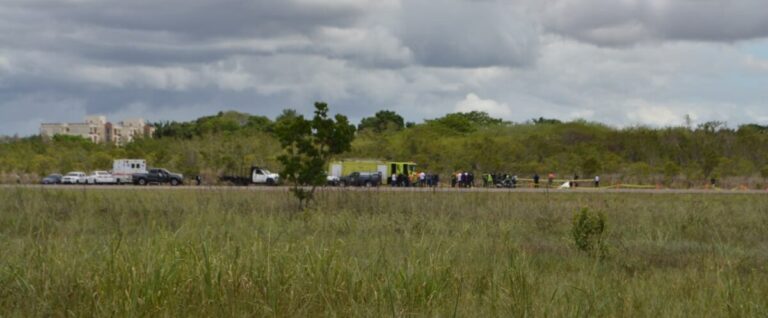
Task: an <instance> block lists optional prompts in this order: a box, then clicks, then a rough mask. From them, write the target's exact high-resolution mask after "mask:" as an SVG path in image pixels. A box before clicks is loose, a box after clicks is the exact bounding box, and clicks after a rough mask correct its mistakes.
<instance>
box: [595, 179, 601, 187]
mask: <svg viewBox="0 0 768 318" xmlns="http://www.w3.org/2000/svg"><path fill="white" fill-rule="evenodd" d="M599 187H600V176H595V188H599Z"/></svg>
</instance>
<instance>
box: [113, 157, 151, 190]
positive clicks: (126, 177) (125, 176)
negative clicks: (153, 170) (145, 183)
mask: <svg viewBox="0 0 768 318" xmlns="http://www.w3.org/2000/svg"><path fill="white" fill-rule="evenodd" d="M134 173H147V161H146V160H143V159H117V160H115V162H114V163H113V164H112V176H113V177H114V178H115V181H116V182H117V184H123V183H133V178H132V176H133V174H134Z"/></svg>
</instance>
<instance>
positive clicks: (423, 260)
mask: <svg viewBox="0 0 768 318" xmlns="http://www.w3.org/2000/svg"><path fill="white" fill-rule="evenodd" d="M584 207H587V208H589V209H590V210H591V211H595V212H602V213H604V214H605V216H606V219H607V231H608V232H607V237H606V239H605V242H606V244H607V253H608V254H607V256H606V257H604V258H595V257H592V256H589V255H588V254H585V253H583V252H581V251H579V250H578V249H577V248H576V247H575V244H574V241H573V239H572V237H571V232H570V231H571V225H572V222H571V220H572V218H573V215H574V213H575V212H577V211H578V210H580V209H581V208H584ZM0 253H2V255H1V257H0V316H9V317H12V316H18V317H36V316H53V317H64V316H72V317H83V316H174V317H186V316H214V317H230V316H235V317H238V316H289V317H295V316H300V317H317V316H356V317H381V316H397V317H401V316H435V317H454V316H455V317H494V316H496V317H521V316H536V317H539V316H568V317H573V316H583V317H593V316H609V317H610V316H612V317H630V316H651V317H660V316H663V317H675V316H689V317H690V316H693V317H702V316H707V317H712V316H714V317H725V316H729V317H743V316H763V317H764V316H767V315H768V196H764V195H736V194H735V195H703V194H701V195H699V194H697V195H667V194H665V195H660V194H575V193H572V194H568V193H564V194H563V193H561V194H549V195H547V194H543V193H525V194H515V193H466V194H456V193H375V192H371V193H368V192H324V193H321V197H320V201H319V203H318V204H317V205H316V206H315V207H314V208H313V209H312V210H310V211H306V212H301V213H297V212H295V203H294V201H292V198H291V197H290V196H289V194H287V193H283V192H249V191H242V192H241V191H202V190H181V191H161V190H158V191H135V190H126V191H106V190H88V191H77V190H45V189H21V188H19V189H14V188H5V189H0Z"/></svg>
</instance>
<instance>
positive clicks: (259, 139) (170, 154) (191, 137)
mask: <svg viewBox="0 0 768 318" xmlns="http://www.w3.org/2000/svg"><path fill="white" fill-rule="evenodd" d="M296 116H298V114H297V113H296V112H294V111H291V110H286V111H285V112H284V113H283V114H282V115H281V116H279V117H277V118H275V119H274V120H272V119H270V118H266V117H263V116H254V115H249V114H243V113H237V112H221V113H219V114H217V115H214V116H208V117H202V118H199V119H197V120H195V121H191V122H181V123H179V122H162V123H156V127H157V133H156V135H155V137H154V138H151V139H150V138H147V139H141V140H138V141H136V142H134V143H131V144H129V145H127V146H125V147H114V146H111V145H94V144H91V143H89V142H88V141H85V140H82V139H79V138H71V137H57V138H53V140H44V139H43V138H40V137H39V136H33V137H27V138H4V139H0V182H2V181H5V182H15V181H16V179H17V178H16V177H17V176H18V177H19V178H18V179H19V181H21V182H36V181H39V180H38V179H39V177H40V176H42V175H45V174H47V173H51V172H60V173H66V172H69V171H72V170H87V171H90V170H96V169H109V168H110V167H111V162H112V159H115V158H144V159H147V160H148V162H149V163H150V165H152V166H158V167H166V168H168V169H171V170H174V171H179V172H182V173H184V174H185V175H190V176H192V175H203V176H205V177H206V179H207V180H209V181H212V180H215V179H216V178H215V177H216V176H217V175H220V174H222V173H225V172H228V173H232V172H237V171H238V170H244V169H245V168H247V167H248V166H250V165H251V164H258V165H262V166H267V167H269V168H271V169H272V170H274V171H280V170H281V169H282V165H281V164H280V162H279V161H278V160H277V158H278V156H279V155H280V154H281V147H280V143H279V142H278V139H277V138H276V136H275V127H277V126H279V123H280V122H283V121H290V119H291V118H295V117H296ZM682 122H683V119H682V118H681V123H682ZM357 128H358V129H357V133H356V138H355V141H354V142H353V144H352V148H351V150H350V151H347V152H346V153H344V154H342V155H341V156H340V157H342V158H378V159H390V160H398V161H403V160H407V161H415V162H417V163H419V166H420V167H421V168H423V169H425V170H427V171H429V172H433V173H441V174H443V175H444V178H443V180H448V179H447V174H449V173H452V172H455V171H457V170H470V171H474V172H476V173H478V174H480V173H489V172H509V173H512V174H517V175H519V176H520V177H528V178H529V177H530V176H532V175H533V174H534V173H538V174H540V175H546V174H547V173H549V172H555V173H557V174H558V176H561V177H571V176H573V175H579V176H581V177H586V178H591V177H592V176H594V175H600V176H601V177H603V180H604V181H605V183H613V182H617V183H618V182H621V183H631V184H650V185H661V186H664V187H676V188H689V187H702V186H703V185H705V184H707V183H708V182H709V180H710V179H711V178H716V179H717V180H719V183H720V184H721V187H723V188H736V187H739V186H747V187H749V188H760V189H764V188H765V187H766V184H767V182H766V179H768V146H767V145H768V127H765V126H760V125H742V126H739V127H729V126H727V125H726V124H725V123H722V122H708V123H702V124H698V125H693V124H690V123H689V124H681V125H680V126H676V127H664V128H650V127H626V128H615V127H610V126H606V125H603V124H600V123H594V122H586V121H580V120H576V121H572V122H560V121H558V120H553V119H545V118H539V119H535V120H531V121H528V122H523V123H510V122H505V121H502V120H501V119H496V118H492V117H490V116H488V114H485V113H482V112H471V113H453V114H448V115H446V116H443V117H440V118H435V119H430V120H426V121H424V122H423V123H419V124H415V123H409V122H405V121H404V119H403V118H402V117H401V116H400V115H398V114H396V113H394V112H391V111H381V112H378V113H377V114H375V115H373V116H371V117H367V118H364V119H363V120H362V121H361V123H360V124H359V125H358V127H357Z"/></svg>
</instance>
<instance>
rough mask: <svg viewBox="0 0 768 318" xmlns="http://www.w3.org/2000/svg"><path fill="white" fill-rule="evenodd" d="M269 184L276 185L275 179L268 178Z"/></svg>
mask: <svg viewBox="0 0 768 318" xmlns="http://www.w3.org/2000/svg"><path fill="white" fill-rule="evenodd" d="M267 185H268V186H273V185H275V180H273V179H267Z"/></svg>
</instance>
